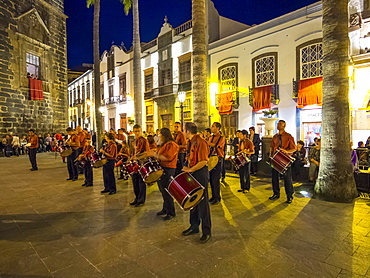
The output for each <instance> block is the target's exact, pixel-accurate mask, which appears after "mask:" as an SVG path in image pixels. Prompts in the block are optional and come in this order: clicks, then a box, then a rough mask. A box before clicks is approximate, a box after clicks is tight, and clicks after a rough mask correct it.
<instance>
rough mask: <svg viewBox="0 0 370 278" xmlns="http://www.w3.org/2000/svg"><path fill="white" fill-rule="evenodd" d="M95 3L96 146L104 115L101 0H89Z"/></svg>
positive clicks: (88, 2) (99, 139) (100, 135)
mask: <svg viewBox="0 0 370 278" xmlns="http://www.w3.org/2000/svg"><path fill="white" fill-rule="evenodd" d="M91 5H94V39H93V44H94V96H95V101H94V102H95V132H96V148H97V149H98V147H99V144H100V143H101V141H102V134H103V132H102V127H103V125H102V117H101V116H100V109H99V108H100V99H101V95H100V51H99V40H100V39H99V19H100V0H87V7H88V8H89V7H90V6H91Z"/></svg>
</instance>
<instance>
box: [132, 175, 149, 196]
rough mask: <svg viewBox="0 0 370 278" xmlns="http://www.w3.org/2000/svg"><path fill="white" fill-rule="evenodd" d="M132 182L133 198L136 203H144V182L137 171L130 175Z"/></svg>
mask: <svg viewBox="0 0 370 278" xmlns="http://www.w3.org/2000/svg"><path fill="white" fill-rule="evenodd" d="M132 183H133V185H134V194H135V200H136V202H137V203H145V199H146V184H145V182H144V181H143V178H142V177H141V176H140V174H139V173H135V174H133V175H132Z"/></svg>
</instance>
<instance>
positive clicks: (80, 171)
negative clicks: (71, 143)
mask: <svg viewBox="0 0 370 278" xmlns="http://www.w3.org/2000/svg"><path fill="white" fill-rule="evenodd" d="M82 151H83V148H78V149H77V150H76V158H77V157H78V156H79V155H80V154H82ZM77 173H78V174H83V169H82V168H80V167H77Z"/></svg>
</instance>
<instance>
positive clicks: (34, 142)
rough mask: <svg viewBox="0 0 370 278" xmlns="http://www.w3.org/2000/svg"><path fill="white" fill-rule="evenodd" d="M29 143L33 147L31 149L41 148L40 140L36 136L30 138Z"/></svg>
mask: <svg viewBox="0 0 370 278" xmlns="http://www.w3.org/2000/svg"><path fill="white" fill-rule="evenodd" d="M27 142H28V143H31V146H29V147H28V148H30V149H36V148H38V147H39V138H38V137H37V135H36V134H34V135H32V136H30V137H28V140H27Z"/></svg>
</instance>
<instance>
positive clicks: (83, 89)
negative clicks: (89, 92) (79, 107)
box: [81, 84, 86, 101]
mask: <svg viewBox="0 0 370 278" xmlns="http://www.w3.org/2000/svg"><path fill="white" fill-rule="evenodd" d="M81 93H82V95H81V99H82V101H85V99H86V95H85V84H82V86H81Z"/></svg>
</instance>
